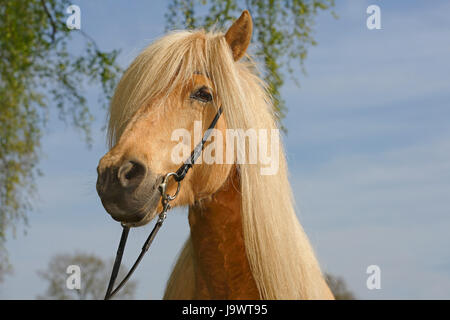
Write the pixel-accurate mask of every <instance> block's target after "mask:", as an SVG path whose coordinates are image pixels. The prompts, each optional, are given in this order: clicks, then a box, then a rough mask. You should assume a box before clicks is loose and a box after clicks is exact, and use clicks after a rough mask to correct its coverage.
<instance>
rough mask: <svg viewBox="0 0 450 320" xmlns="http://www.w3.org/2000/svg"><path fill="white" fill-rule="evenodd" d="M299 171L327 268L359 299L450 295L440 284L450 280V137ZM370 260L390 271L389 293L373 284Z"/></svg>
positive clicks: (309, 225)
mask: <svg viewBox="0 0 450 320" xmlns="http://www.w3.org/2000/svg"><path fill="white" fill-rule="evenodd" d="M295 172H296V175H295V176H294V177H293V179H292V180H293V188H294V190H295V196H296V199H297V201H298V202H299V204H298V206H299V208H300V214H299V216H300V218H301V221H302V222H303V224H304V225H305V227H306V230H307V232H308V233H309V234H310V235H311V238H312V241H313V243H314V244H315V245H316V249H317V250H318V253H319V256H320V257H321V258H322V260H323V261H324V265H325V266H326V269H327V270H329V271H330V272H336V273H338V274H341V275H343V276H344V278H345V279H346V280H348V282H349V283H350V284H351V286H352V287H353V288H354V289H355V290H356V291H357V292H356V293H357V295H358V296H359V297H362V298H394V297H397V298H402V297H403V298H448V297H449V296H450V290H449V289H448V288H449V287H447V289H444V288H440V289H439V283H448V282H449V281H450V268H449V266H448V262H449V261H450V255H449V253H448V250H447V248H446V245H445V244H447V243H450V234H448V232H447V231H446V230H448V226H449V225H450V215H449V213H450V212H449V210H450V209H449V208H450V198H449V197H448V190H450V136H447V137H442V139H437V140H435V141H428V142H427V143H423V144H416V145H413V146H409V147H405V148H401V149H396V150H385V151H381V152H378V153H372V154H370V155H367V154H362V155H357V154H350V155H348V156H345V155H340V156H337V157H336V158H334V159H332V160H330V161H328V162H326V163H324V164H322V165H320V166H317V167H316V168H314V170H311V171H308V169H307V168H306V169H300V168H298V167H297V168H296V170H295ZM370 264H378V265H380V267H382V272H383V274H384V275H386V278H383V279H384V282H385V286H384V289H383V290H382V291H381V292H375V291H368V290H367V289H366V288H365V279H366V275H365V268H366V267H367V266H368V265H370ZM436 281H437V282H436ZM406 289H407V290H406Z"/></svg>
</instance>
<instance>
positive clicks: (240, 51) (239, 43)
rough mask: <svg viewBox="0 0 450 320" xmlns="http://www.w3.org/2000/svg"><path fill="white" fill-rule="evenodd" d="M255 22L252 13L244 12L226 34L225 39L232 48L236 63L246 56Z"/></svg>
mask: <svg viewBox="0 0 450 320" xmlns="http://www.w3.org/2000/svg"><path fill="white" fill-rule="evenodd" d="M252 31H253V22H252V17H251V16H250V12H248V11H247V10H244V11H243V12H242V14H241V16H240V17H239V19H237V20H236V21H235V22H234V23H233V25H232V26H231V27H230V29H228V31H227V33H226V34H225V39H226V40H227V43H228V45H229V46H230V48H231V52H232V53H233V59H234V61H238V60H239V59H240V58H242V57H243V56H244V54H245V50H247V47H248V45H249V44H250V40H251V38H252Z"/></svg>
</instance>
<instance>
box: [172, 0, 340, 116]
mask: <svg viewBox="0 0 450 320" xmlns="http://www.w3.org/2000/svg"><path fill="white" fill-rule="evenodd" d="M333 6H334V0H268V1H261V0H246V1H238V0H225V1H223V0H209V1H207V0H171V1H170V4H169V9H168V13H167V14H166V22H167V29H173V28H184V27H187V28H199V27H204V28H206V29H208V28H210V27H212V26H214V25H217V24H218V23H220V24H225V23H228V22H230V21H232V20H233V19H235V18H236V17H238V16H239V15H240V13H241V12H242V10H243V9H248V10H249V11H250V14H251V15H252V18H253V25H254V29H253V30H254V31H253V40H252V41H253V43H254V44H256V47H255V52H254V54H255V56H256V57H257V58H258V60H261V62H262V64H263V70H262V71H263V75H264V77H265V80H266V82H267V83H268V86H269V88H268V89H269V92H270V93H271V95H272V97H273V98H274V102H275V112H276V115H277V117H278V119H279V120H282V119H283V118H284V117H285V115H286V111H287V110H286V106H285V102H284V100H283V99H282V98H281V96H280V89H281V87H282V85H283V83H284V75H283V70H285V68H286V70H287V71H288V72H289V73H290V74H291V75H292V76H293V79H294V80H298V79H297V77H296V76H295V75H294V65H293V62H296V63H298V64H299V65H300V67H301V70H302V71H304V67H303V63H304V61H305V59H306V56H307V52H308V47H309V46H311V45H315V44H316V42H315V41H314V38H313V36H312V33H313V29H312V28H313V25H314V18H315V17H316V15H317V14H318V13H319V11H320V10H327V9H329V8H331V7H333ZM333 14H334V13H333ZM219 26H220V25H219Z"/></svg>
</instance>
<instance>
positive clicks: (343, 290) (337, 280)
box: [325, 273, 356, 300]
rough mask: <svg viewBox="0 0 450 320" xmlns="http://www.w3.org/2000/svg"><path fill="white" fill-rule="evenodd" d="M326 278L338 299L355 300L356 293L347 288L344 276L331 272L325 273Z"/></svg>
mask: <svg viewBox="0 0 450 320" xmlns="http://www.w3.org/2000/svg"><path fill="white" fill-rule="evenodd" d="M325 280H326V282H327V284H328V286H329V287H330V290H331V292H333V295H334V297H335V299H336V300H354V299H356V298H355V296H354V294H353V293H352V292H351V291H350V290H349V289H348V288H347V285H346V283H345V281H344V279H343V278H342V277H336V276H333V275H331V274H329V273H325Z"/></svg>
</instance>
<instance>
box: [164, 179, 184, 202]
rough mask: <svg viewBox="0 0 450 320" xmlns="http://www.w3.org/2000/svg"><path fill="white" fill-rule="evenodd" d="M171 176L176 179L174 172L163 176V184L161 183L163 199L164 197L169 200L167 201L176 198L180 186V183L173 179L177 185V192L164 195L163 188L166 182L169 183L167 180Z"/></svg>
mask: <svg viewBox="0 0 450 320" xmlns="http://www.w3.org/2000/svg"><path fill="white" fill-rule="evenodd" d="M171 176H174V177H178V175H177V174H176V173H175V172H169V173H168V174H166V175H165V176H164V179H163V182H162V183H161V185H163V184H164V189H163V192H164V194H163V197H166V199H167V200H169V201H172V200H174V199H175V198H176V197H177V196H178V193H179V192H180V186H181V181H177V179H175V178H174V180H175V181H176V182H177V183H178V185H177V191H175V193H174V194H173V195H170V194H167V193H166V190H165V187H166V185H167V182H168V181H169V178H170V177H171Z"/></svg>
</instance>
